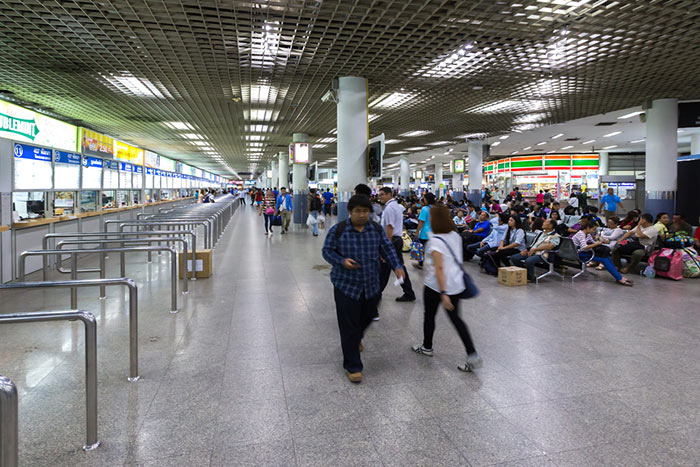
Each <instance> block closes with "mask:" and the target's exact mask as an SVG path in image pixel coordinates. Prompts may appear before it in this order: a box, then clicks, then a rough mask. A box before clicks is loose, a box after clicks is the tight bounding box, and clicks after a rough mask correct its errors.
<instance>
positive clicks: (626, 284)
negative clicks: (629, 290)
mask: <svg viewBox="0 0 700 467" xmlns="http://www.w3.org/2000/svg"><path fill="white" fill-rule="evenodd" d="M617 283H618V284H620V285H624V286H625V287H634V282H632V281H631V280H627V281H626V282H622V281H617Z"/></svg>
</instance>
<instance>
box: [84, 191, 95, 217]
mask: <svg viewBox="0 0 700 467" xmlns="http://www.w3.org/2000/svg"><path fill="white" fill-rule="evenodd" d="M95 211H97V192H96V191H81V192H80V212H95Z"/></svg>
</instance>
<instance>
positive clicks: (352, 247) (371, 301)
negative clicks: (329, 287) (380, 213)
mask: <svg viewBox="0 0 700 467" xmlns="http://www.w3.org/2000/svg"><path fill="white" fill-rule="evenodd" d="M371 209H372V204H371V202H370V200H369V198H368V197H366V196H364V195H355V196H353V197H352V198H350V201H349V202H348V213H349V214H350V218H349V219H348V220H347V221H341V222H338V223H337V224H336V225H334V226H333V227H331V228H330V229H329V231H328V234H327V235H326V240H325V242H324V244H323V251H322V253H323V258H324V259H325V260H326V261H327V262H328V263H329V264H331V266H333V268H332V270H331V282H332V283H333V293H334V296H335V308H336V314H337V317H338V328H339V330H340V344H341V347H342V349H343V368H345V371H346V372H347V375H348V379H349V380H350V381H351V382H353V383H360V382H361V381H362V369H363V367H362V360H361V359H360V345H361V340H362V336H363V335H364V332H365V330H366V329H367V327H368V326H369V325H370V323H371V322H372V317H373V316H375V315H376V314H377V301H378V299H379V294H380V289H379V267H380V257H381V258H382V259H383V260H384V261H386V262H387V263H389V265H390V266H391V268H392V269H393V270H394V274H396V277H398V278H399V279H403V278H404V270H403V267H402V265H401V262H400V261H399V259H398V257H397V256H396V251H395V250H394V246H393V245H392V244H391V242H390V241H389V239H388V238H387V236H386V234H385V233H384V229H382V227H381V226H379V225H378V224H376V223H372V222H369V216H370V213H371ZM339 229H340V230H339Z"/></svg>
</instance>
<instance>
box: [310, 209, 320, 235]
mask: <svg viewBox="0 0 700 467" xmlns="http://www.w3.org/2000/svg"><path fill="white" fill-rule="evenodd" d="M309 214H311V217H313V218H314V219H316V223H315V224H311V233H312V234H314V235H318V211H311V212H310V213H309Z"/></svg>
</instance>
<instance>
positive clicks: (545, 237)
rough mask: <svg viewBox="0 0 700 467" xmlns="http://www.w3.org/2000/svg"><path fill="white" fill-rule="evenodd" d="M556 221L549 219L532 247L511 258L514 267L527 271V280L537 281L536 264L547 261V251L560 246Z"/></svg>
mask: <svg viewBox="0 0 700 467" xmlns="http://www.w3.org/2000/svg"><path fill="white" fill-rule="evenodd" d="M554 224H555V221H553V220H552V219H547V220H546V221H544V224H543V225H542V232H541V233H540V234H539V235H537V237H536V238H535V241H534V242H532V246H530V248H528V249H527V250H523V251H521V252H520V253H517V254H515V255H513V256H511V257H510V258H509V260H510V262H511V264H512V265H513V266H518V267H520V268H525V269H527V280H528V281H530V282H533V281H534V280H535V264H537V263H539V262H540V261H542V260H543V259H546V255H547V251H549V250H553V249H555V248H557V247H558V246H559V242H560V241H561V239H560V237H559V235H558V234H557V232H556V231H555V230H554Z"/></svg>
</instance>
